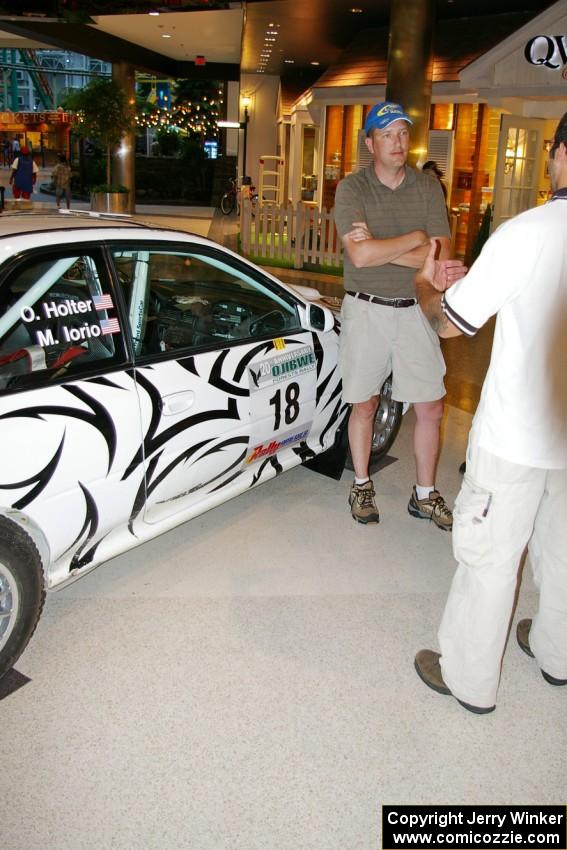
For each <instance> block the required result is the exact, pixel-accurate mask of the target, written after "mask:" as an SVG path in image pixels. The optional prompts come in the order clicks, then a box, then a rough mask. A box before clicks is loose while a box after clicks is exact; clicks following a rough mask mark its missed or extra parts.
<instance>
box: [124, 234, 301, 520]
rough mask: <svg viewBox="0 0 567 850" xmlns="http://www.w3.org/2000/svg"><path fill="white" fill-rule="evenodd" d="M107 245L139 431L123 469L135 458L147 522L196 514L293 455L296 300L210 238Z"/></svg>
mask: <svg viewBox="0 0 567 850" xmlns="http://www.w3.org/2000/svg"><path fill="white" fill-rule="evenodd" d="M111 251H112V257H113V262H114V265H115V267H116V273H117V278H118V280H119V281H120V285H121V286H122V288H123V292H124V297H125V300H126V303H127V305H128V314H129V321H130V330H131V334H132V337H133V339H134V356H135V364H136V381H137V386H138V389H139V394H140V405H141V413H142V428H143V438H142V445H141V446H140V449H139V452H137V453H136V456H135V457H134V458H133V460H132V465H131V469H132V470H134V469H135V468H137V467H139V466H140V465H142V464H143V465H144V468H145V480H146V493H145V506H144V510H145V519H146V521H147V522H149V523H157V522H167V521H171V519H172V518H173V517H178V516H179V514H180V513H182V512H186V513H188V514H189V515H192V514H195V513H198V512H200V511H202V510H204V509H206V508H208V507H210V506H212V505H214V504H217V503H219V502H221V501H223V500H225V499H227V498H229V497H231V496H232V495H235V494H236V493H238V492H241V491H242V490H244V489H246V488H247V487H249V486H251V485H252V484H254V483H257V482H258V481H260V480H264V479H265V478H266V477H269V476H270V475H272V474H276V473H277V472H278V471H280V470H281V469H282V468H284V467H285V466H289V465H292V464H294V463H298V462H300V460H301V457H300V456H298V453H297V450H298V447H299V446H301V444H302V442H304V441H305V440H306V438H307V435H308V434H309V432H310V429H311V427H312V423H313V415H314V409H315V399H316V355H315V351H314V343H313V338H312V334H311V333H310V332H309V331H306V330H304V329H303V328H302V326H301V321H300V316H299V311H298V302H297V299H295V298H294V297H293V296H292V295H291V294H290V293H289V292H287V291H286V290H285V289H284V288H283V287H278V286H277V284H275V283H274V282H273V281H271V280H269V279H268V278H267V277H265V276H263V275H262V274H261V272H260V271H256V270H255V269H254V268H252V267H250V266H249V265H247V264H245V263H243V262H241V261H239V259H238V258H236V257H234V256H233V255H231V254H230V253H229V252H226V251H223V250H222V249H221V248H220V247H219V248H218V249H217V248H214V247H212V246H206V245H202V244H184V243H181V244H174V243H163V242H162V243H155V242H148V244H147V245H143V246H142V245H139V244H137V245H133V244H126V243H125V244H121V245H113V246H112V248H111ZM138 506H139V509H140V510H142V499H140V501H139V503H138Z"/></svg>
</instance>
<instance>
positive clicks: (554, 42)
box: [524, 35, 567, 78]
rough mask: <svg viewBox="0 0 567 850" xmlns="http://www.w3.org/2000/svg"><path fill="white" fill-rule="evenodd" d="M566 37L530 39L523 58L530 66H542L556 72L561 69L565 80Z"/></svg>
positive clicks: (539, 36) (566, 70) (566, 66)
mask: <svg viewBox="0 0 567 850" xmlns="http://www.w3.org/2000/svg"><path fill="white" fill-rule="evenodd" d="M566 42H567V36H564V35H536V36H534V38H530V40H529V41H528V42H527V44H526V46H525V48H524V56H525V57H526V59H527V61H528V62H529V63H530V65H543V66H544V67H545V68H551V69H552V70H553V71H556V70H557V69H558V68H563V75H562V76H563V77H566V78H567V43H566Z"/></svg>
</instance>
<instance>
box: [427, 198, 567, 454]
mask: <svg viewBox="0 0 567 850" xmlns="http://www.w3.org/2000/svg"><path fill="white" fill-rule="evenodd" d="M443 306H444V309H445V312H446V314H447V316H448V318H449V319H451V321H452V322H453V323H454V324H455V325H456V326H457V327H458V328H459V329H460V330H462V331H463V333H465V334H467V335H469V336H472V335H474V334H475V333H476V331H477V330H478V329H479V328H480V327H482V325H484V323H485V322H486V321H487V320H488V319H489V318H490V316H493V315H494V314H495V313H498V316H497V319H496V328H495V332H494V342H493V345H492V356H491V360H490V366H489V368H488V373H487V375H486V379H485V381H484V385H483V388H482V394H481V398H480V402H479V405H478V409H477V412H476V415H475V420H474V426H475V430H476V431H477V433H478V438H479V444H480V446H481V447H482V448H484V449H486V451H488V452H491V453H492V454H495V455H498V456H499V457H502V458H504V459H505V460H508V461H510V462H512V463H518V464H521V465H523V466H535V467H543V468H544V469H564V468H567V197H565V195H564V194H563V196H562V197H558V198H556V199H554V200H552V201H550V202H548V203H547V204H545V205H543V206H540V207H536V208H535V209H531V210H528V211H527V212H524V213H522V214H521V215H519V216H517V217H516V218H514V219H511V220H510V221H508V222H506V223H505V224H503V225H502V226H501V227H499V228H498V230H497V231H496V232H495V233H494V234H493V235H492V236H491V238H490V239H489V240H488V242H487V243H486V245H485V246H484V248H483V251H482V253H481V255H480V257H479V258H478V259H477V261H476V262H475V263H474V265H473V266H472V268H471V269H470V271H469V272H468V274H467V275H466V276H465V277H464V278H463V279H462V280H460V281H459V282H458V283H456V284H455V285H454V286H453V287H451V289H449V290H447V291H446V293H445V296H444V299H443Z"/></svg>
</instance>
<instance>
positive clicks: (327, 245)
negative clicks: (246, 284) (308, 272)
mask: <svg viewBox="0 0 567 850" xmlns="http://www.w3.org/2000/svg"><path fill="white" fill-rule="evenodd" d="M240 238H241V245H242V253H243V254H244V255H245V256H249V257H250V256H252V257H254V258H255V259H256V258H260V259H262V258H266V259H271V260H283V261H285V264H286V265H287V264H289V263H293V268H295V269H301V268H303V267H304V266H305V265H306V264H309V265H322V266H335V267H338V266H340V265H341V264H342V255H343V250H342V245H341V240H340V238H339V235H338V233H337V231H336V228H335V214H334V210H329V211H327V210H318V209H316V208H315V207H307V206H305V205H304V204H297V206H295V207H294V206H293V205H292V204H286V205H283V206H280V205H278V204H274V203H268V202H264V203H260V204H258V203H256V204H254V203H253V202H252V201H250V200H248V199H243V201H242V205H241V208H240Z"/></svg>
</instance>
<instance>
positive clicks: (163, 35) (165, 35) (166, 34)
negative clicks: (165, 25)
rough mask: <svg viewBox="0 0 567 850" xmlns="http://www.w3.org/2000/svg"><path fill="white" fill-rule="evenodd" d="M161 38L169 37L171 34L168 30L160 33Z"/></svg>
mask: <svg viewBox="0 0 567 850" xmlns="http://www.w3.org/2000/svg"><path fill="white" fill-rule="evenodd" d="M161 37H162V38H171V35H170V34H169V33H168V32H164V33H162V34H161Z"/></svg>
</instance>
